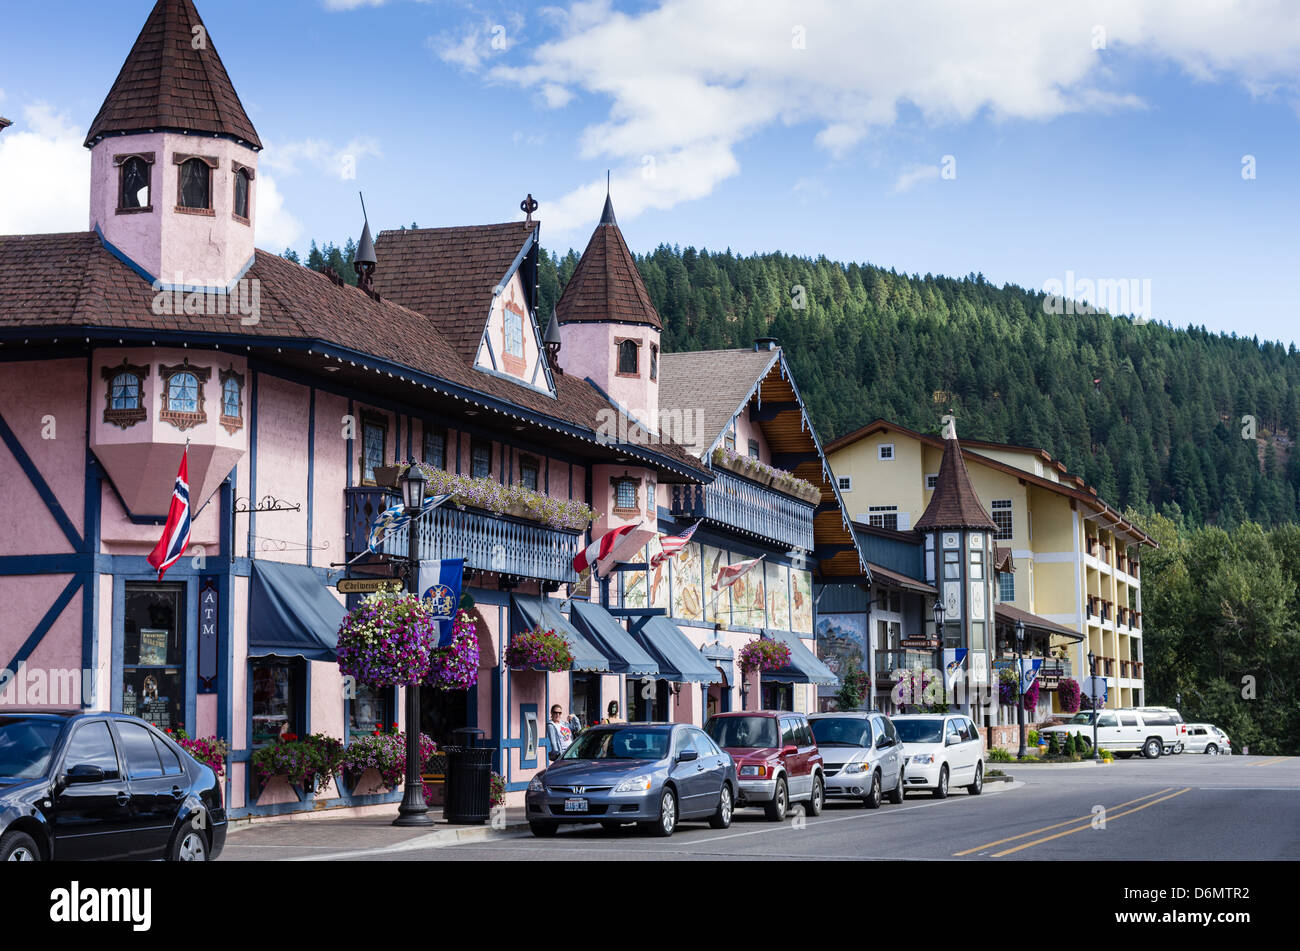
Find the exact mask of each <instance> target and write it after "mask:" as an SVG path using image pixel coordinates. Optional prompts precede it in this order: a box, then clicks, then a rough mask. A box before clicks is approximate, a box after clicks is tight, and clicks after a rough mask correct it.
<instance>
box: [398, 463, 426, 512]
mask: <svg viewBox="0 0 1300 951" xmlns="http://www.w3.org/2000/svg"><path fill="white" fill-rule="evenodd" d="M426 481H427V480H426V479H425V478H424V473H423V472H421V471H420V470H419V468H418V467H416V466H411V467H410V468H409V469H407V470H406V475H404V476H402V503H403V504H404V505H405V506H406V513H407V514H408V515H410V514H413V513H412V510H413V509H415V510H418V509H419V508H420V506H421V505H423V504H424V486H425V482H426Z"/></svg>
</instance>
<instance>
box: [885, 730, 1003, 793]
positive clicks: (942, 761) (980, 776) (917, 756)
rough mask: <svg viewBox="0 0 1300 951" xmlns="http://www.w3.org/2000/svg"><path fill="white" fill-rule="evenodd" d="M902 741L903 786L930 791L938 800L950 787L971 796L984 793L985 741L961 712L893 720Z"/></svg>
mask: <svg viewBox="0 0 1300 951" xmlns="http://www.w3.org/2000/svg"><path fill="white" fill-rule="evenodd" d="M890 719H892V720H893V722H894V729H895V730H897V731H898V736H899V738H900V739H901V740H902V741H903V756H904V767H903V783H904V785H905V786H906V787H907V788H908V789H930V790H933V791H934V796H935V798H936V799H944V798H946V797H947V795H948V787H949V786H950V785H957V786H965V787H966V791H967V792H968V793H970V794H971V795H972V796H978V795H979V794H980V793H981V792H983V791H984V738H983V737H982V736H980V731H979V729H978V728H976V726H975V724H974V723H972V722H971V719H970V717H967V716H963V715H961V714H960V713H918V714H907V715H904V716H896V717H891V718H890Z"/></svg>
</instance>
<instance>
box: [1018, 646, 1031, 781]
mask: <svg viewBox="0 0 1300 951" xmlns="http://www.w3.org/2000/svg"><path fill="white" fill-rule="evenodd" d="M1024 687H1025V622H1024V621H1016V708H1017V709H1016V722H1017V723H1019V724H1020V751H1019V752H1018V753H1016V759H1025V758H1026V757H1027V756H1029V750H1028V749H1027V748H1026V747H1025V690H1024Z"/></svg>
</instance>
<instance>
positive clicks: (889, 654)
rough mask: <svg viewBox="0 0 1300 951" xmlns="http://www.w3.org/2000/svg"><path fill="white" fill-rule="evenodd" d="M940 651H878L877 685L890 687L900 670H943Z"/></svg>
mask: <svg viewBox="0 0 1300 951" xmlns="http://www.w3.org/2000/svg"><path fill="white" fill-rule="evenodd" d="M942 669H943V654H942V652H940V651H920V650H911V651H876V681H877V683H876V686H877V687H881V688H888V687H889V686H890V684H892V683H893V680H894V677H893V675H894V672H895V671H900V670H942Z"/></svg>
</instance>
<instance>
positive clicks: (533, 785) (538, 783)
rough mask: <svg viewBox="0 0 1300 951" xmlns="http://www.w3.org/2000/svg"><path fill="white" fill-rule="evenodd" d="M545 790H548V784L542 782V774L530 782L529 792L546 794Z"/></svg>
mask: <svg viewBox="0 0 1300 951" xmlns="http://www.w3.org/2000/svg"><path fill="white" fill-rule="evenodd" d="M545 789H546V784H545V783H543V782H542V774H541V773H538V774H537V775H536V776H534V777H533V778H532V779H530V780H529V781H528V791H529V792H544V791H545Z"/></svg>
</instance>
